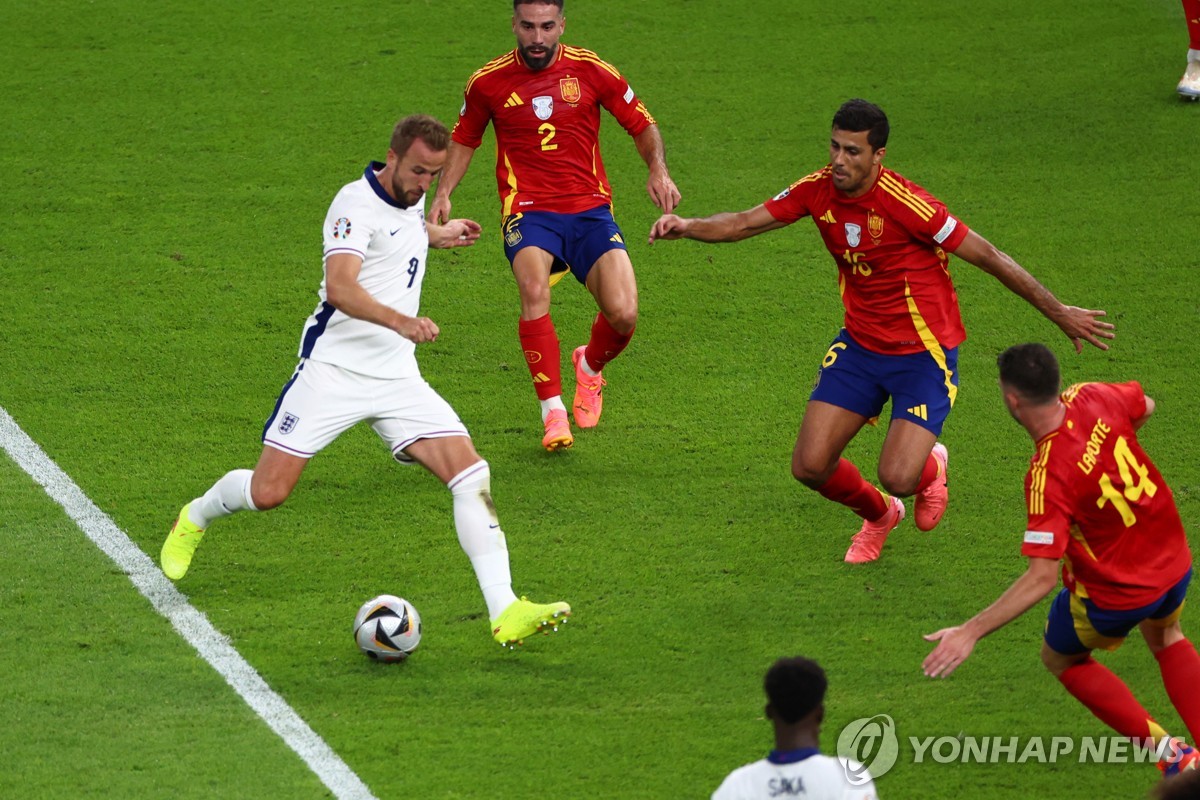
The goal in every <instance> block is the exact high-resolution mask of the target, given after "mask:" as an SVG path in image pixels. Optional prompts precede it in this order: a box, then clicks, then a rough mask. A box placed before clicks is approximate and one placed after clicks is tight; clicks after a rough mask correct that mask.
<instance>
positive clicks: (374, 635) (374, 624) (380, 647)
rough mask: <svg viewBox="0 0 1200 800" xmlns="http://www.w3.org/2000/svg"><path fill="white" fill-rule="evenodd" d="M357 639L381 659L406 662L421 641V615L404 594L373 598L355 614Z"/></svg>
mask: <svg viewBox="0 0 1200 800" xmlns="http://www.w3.org/2000/svg"><path fill="white" fill-rule="evenodd" d="M354 641H356V642H357V643H358V649H359V650H362V651H363V652H364V653H366V654H367V655H368V656H369V657H370V658H373V659H376V660H377V661H403V660H404V659H406V658H408V657H409V655H410V654H411V653H412V651H413V650H416V649H417V645H418V644H420V643H421V615H420V614H418V613H417V609H416V608H414V607H413V604H412V603H410V602H408V601H407V600H405V599H404V598H403V597H396V596H395V595H391V594H381V595H379V596H378V597H372V598H371V599H370V600H368V601H367V602H365V603H363V604H362V608H360V609H359V610H358V613H357V614H355V615H354Z"/></svg>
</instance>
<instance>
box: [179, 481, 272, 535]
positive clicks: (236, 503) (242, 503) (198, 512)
mask: <svg viewBox="0 0 1200 800" xmlns="http://www.w3.org/2000/svg"><path fill="white" fill-rule="evenodd" d="M253 475H254V470H251V469H235V470H233V471H232V472H226V473H225V475H223V476H222V477H221V479H220V480H219V481H217V482H216V483H214V484H213V485H212V488H211V489H209V490H208V491H207V492H205V493H204V496H203V497H199V498H197V499H195V500H193V501H192V505H191V507H190V508H189V509H188V517H190V518H191V520H192V524H193V525H195V526H196V527H198V528H200V529H204V528H207V527H208V526H209V525H210V524H212V522H213V520H218V519H221V518H222V517H228V516H230V515H232V514H236V513H237V512H239V511H258V509H257V508H255V507H254V501H253V500H251V499H250V478H251V477H253Z"/></svg>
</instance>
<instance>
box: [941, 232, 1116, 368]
mask: <svg viewBox="0 0 1200 800" xmlns="http://www.w3.org/2000/svg"><path fill="white" fill-rule="evenodd" d="M954 254H955V255H956V256H958V257H959V258H961V259H962V260H964V261H966V262H967V263H969V264H974V265H975V266H977V267H979V268H980V269H981V270H983V271H984V272H986V273H988V274H989V275H992V276H994V277H995V278H996V279H997V280H999V281H1000V282H1001V283H1003V284H1004V285H1005V286H1007V287H1008V288H1009V290H1010V291H1012V292H1013V293H1014V294H1016V295H1019V296H1020V297H1023V298H1024V299H1025V300H1026V302H1028V303H1029V304H1030V305H1031V306H1033V307H1034V308H1036V309H1037V310H1038V311H1040V312H1042V314H1043V315H1045V317H1046V318H1047V319H1049V320H1050V321H1051V322H1053V323H1054V324H1055V325H1057V326H1058V327H1059V328H1061V329H1062V332H1063V333H1065V334H1066V335H1067V338H1068V339H1070V340H1071V342H1072V343H1073V344H1074V345H1075V352H1076V353H1082V352H1083V342H1084V341H1085V340H1086V341H1087V342H1089V343H1090V344H1092V345H1095V346H1096V347H1099V348H1100V349H1101V350H1107V349H1108V344H1107V343H1105V342H1102V341H1100V340H1101V339H1112V338H1114V337H1115V336H1116V335H1117V334H1116V332H1115V331H1116V326H1115V325H1113V324H1112V323H1110V322H1105V321H1103V320H1102V319H1101V317H1104V316H1106V312H1104V311H1099V310H1096V309H1087V308H1079V307H1078V306H1068V305H1064V304H1063V303H1062V302H1060V301H1059V299H1058V298H1057V297H1055V296H1054V295H1053V294H1051V292H1050V290H1049V289H1047V288H1046V287H1045V286H1042V284H1040V283H1039V282H1038V280H1037V278H1035V277H1033V276H1032V275H1030V274H1029V272H1028V271H1026V269H1025V268H1024V267H1022V266H1021V265H1020V264H1018V263H1017V262H1016V261H1014V260H1013V259H1012V257H1011V256H1009V255H1008V254H1007V253H1004V252H1002V251H1001V250H999V249H997V248H996V246H995V245H993V244H992V243H991V242H989V241H988V240H987V239H985V238H983V237H982V236H980V235H979V234H978V233H976V232H975V231H971V232H970V233H968V234H967V238H966V239H963V242H962V244H960V245H959V246H958V249H957V250H955V251H954Z"/></svg>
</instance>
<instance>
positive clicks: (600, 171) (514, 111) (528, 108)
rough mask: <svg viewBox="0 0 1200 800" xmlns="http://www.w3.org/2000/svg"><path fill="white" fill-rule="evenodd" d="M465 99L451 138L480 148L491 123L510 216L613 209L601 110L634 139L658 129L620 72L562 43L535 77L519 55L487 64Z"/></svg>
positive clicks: (499, 178) (470, 83)
mask: <svg viewBox="0 0 1200 800" xmlns="http://www.w3.org/2000/svg"><path fill="white" fill-rule="evenodd" d="M464 95H465V97H466V100H465V102H464V103H463V107H462V111H461V112H460V113H459V116H458V122H457V123H456V124H455V125H454V131H453V133H452V136H453V138H454V141H456V142H458V143H459V144H462V145H466V146H467V147H472V148H476V147H479V144H480V142H481V141H482V140H483V132H484V130H485V129H486V128H487V125H488V122H489V121H490V122H491V123H492V127H493V129H494V130H495V132H496V183H497V184H498V185H499V188H500V202H501V206H502V212H503V214H504V216H508V215H509V214H513V213H516V212H518V211H554V212H557V213H560V214H575V213H578V212H580V211H587V210H588V209H592V208H599V207H600V206H604V205H611V202H612V189H611V188H610V187H609V185H608V176H607V175H605V172H604V162H603V161H601V159H600V107H601V106H603V107H604V108H606V109H608V111H609V113H611V114H612V115H613V116H614V117H616V119H617V121H618V122H619V123H621V126H622V127H624V128H625V130H626V131H628V132H629V135H630V136H637V135H638V134H639V133H641V132H642V131H644V130H645V129H646V128H648V127H649V126H651V125H653V124H654V117H652V116H650V112H649V111H647V110H646V107H645V106H644V105H643V104H642V103H641V101H640V100H638V98H637V96H636V95H635V94H634V93H633V90H632V89H631V88H629V84H628V83H627V82H626V81H625V79H624V78H623V77H621V73H620V72H618V71H617V70H616V68H615V67H613V66H612V65H610V64H608V63H606V62H604V61H602V60H601V59H600V57H599V56H597V55H596V54H595V53H593V52H592V51H590V50H584V49H583V48H580V47H568V46H567V45H563V44H560V45H559V47H558V52H557V54H556V55H555V57H554V61H553V62H552V63H551V64H549V65H548V66H547V67H545V68H544V69H540V70H536V71H535V70H532V69H530V68H529V67H528V66H526V64H525V61H524V60H523V59H522V58H521V54H520V52H518V51H517V50H515V49H514V50H513V51H511V52H509V53H506V54H504V55H502V56H500V57H499V58H496V59H493V60H492V61H489V62H488V63H487V64H485V65H484V66H483V67H482V68H481V69H479V70H478V71H477V72H476V73H475V74H474V75H472V76H471V78H470V80H468V81H467V88H466V91H465V92H464Z"/></svg>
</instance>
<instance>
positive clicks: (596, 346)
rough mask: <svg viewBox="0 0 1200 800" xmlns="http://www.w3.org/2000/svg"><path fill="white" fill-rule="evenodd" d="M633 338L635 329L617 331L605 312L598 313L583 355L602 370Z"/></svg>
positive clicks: (593, 366) (597, 369)
mask: <svg viewBox="0 0 1200 800" xmlns="http://www.w3.org/2000/svg"><path fill="white" fill-rule="evenodd" d="M632 338H633V331H630V332H629V333H617V331H616V329H615V328H613V326H612V325H610V324H609V322H608V320H607V319H605V318H604V315H603V314H597V315H596V321H595V322H593V323H592V336H591V338H590V339H589V340H588V343H587V349H586V350H584V351H583V357H584V358H586V359H587V363H588V366H589V367H591V368H592V369H594V370H595V371H596V372H600V371H601V370H603V369H604V365H605V364H607V363H608V362H610V361H612V360H613V359H614V358H616V357H617V356H619V355H620V354H621V351H622V350H624V349H625V346H626V345H628V344H629V340H630V339H632Z"/></svg>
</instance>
